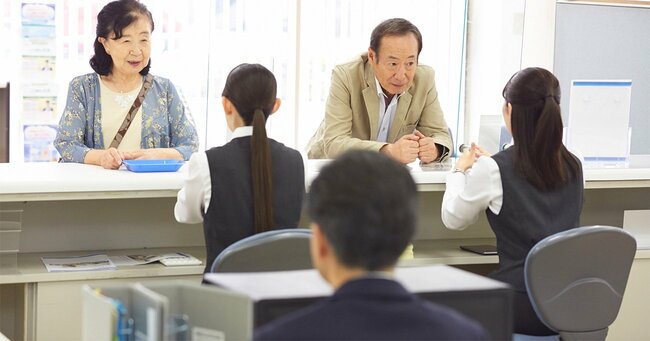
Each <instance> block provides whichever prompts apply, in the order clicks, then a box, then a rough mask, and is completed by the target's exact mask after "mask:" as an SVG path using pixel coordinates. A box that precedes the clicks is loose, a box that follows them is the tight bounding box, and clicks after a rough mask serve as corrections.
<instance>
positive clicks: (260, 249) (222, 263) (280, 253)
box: [210, 228, 313, 272]
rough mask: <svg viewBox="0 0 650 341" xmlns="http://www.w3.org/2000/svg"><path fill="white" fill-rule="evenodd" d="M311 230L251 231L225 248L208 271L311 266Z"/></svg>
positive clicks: (241, 270) (300, 268) (283, 268)
mask: <svg viewBox="0 0 650 341" xmlns="http://www.w3.org/2000/svg"><path fill="white" fill-rule="evenodd" d="M310 238H311V230H309V229H301V228H291V229H281V230H272V231H267V232H262V233H258V234H254V235H252V236H250V237H247V238H244V239H242V240H239V241H237V242H235V243H233V244H231V245H230V246H228V247H227V248H225V249H224V250H223V251H222V252H221V253H220V254H219V255H217V258H215V259H214V262H213V263H212V267H211V268H210V272H253V271H282V270H302V269H311V268H313V266H312V263H311V254H310V251H309V240H310Z"/></svg>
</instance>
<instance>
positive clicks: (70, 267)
mask: <svg viewBox="0 0 650 341" xmlns="http://www.w3.org/2000/svg"><path fill="white" fill-rule="evenodd" d="M41 260H43V264H44V265H45V267H46V268H47V271H48V272H66V271H97V270H115V264H113V262H112V261H111V260H110V259H109V258H108V256H107V255H86V256H74V257H41Z"/></svg>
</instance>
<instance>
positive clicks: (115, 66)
mask: <svg viewBox="0 0 650 341" xmlns="http://www.w3.org/2000/svg"><path fill="white" fill-rule="evenodd" d="M153 28H154V23H153V19H152V17H151V13H150V12H149V10H147V8H146V7H145V6H144V5H143V4H141V3H140V2H138V1H136V0H119V1H113V2H111V3H109V4H107V5H106V6H104V8H102V10H101V11H100V12H99V14H98V15H97V38H96V40H95V43H94V48H95V55H94V56H93V57H92V58H91V59H90V66H91V67H92V68H93V70H95V73H90V74H87V75H83V76H79V77H76V78H74V79H73V80H72V81H71V82H70V87H69V89H68V99H67V103H66V107H65V111H64V112H63V115H62V116H61V120H60V122H59V131H58V134H57V137H56V140H55V141H54V145H55V146H56V148H57V150H58V151H59V153H60V154H61V157H62V160H63V161H65V162H79V163H88V164H94V165H101V166H102V167H104V168H109V169H116V168H118V167H119V166H120V165H121V163H122V160H125V159H179V160H183V159H185V160H187V159H188V158H189V157H190V155H191V154H192V153H193V152H195V151H197V149H198V137H197V134H196V129H195V128H194V125H193V123H192V121H191V118H190V117H189V115H188V114H187V113H186V111H185V107H184V105H183V103H182V101H181V98H180V97H179V95H178V93H177V92H176V89H175V88H174V85H173V84H172V83H171V82H170V81H169V80H167V79H165V78H162V77H157V76H152V75H151V74H149V68H150V66H151V60H150V58H149V57H150V53H151V45H150V39H151V32H152V31H153ZM141 96H144V98H142V97H141ZM136 104H137V105H136ZM129 114H130V115H129ZM127 116H128V117H129V118H130V119H131V120H130V121H129V122H130V124H126V130H124V127H125V122H127V120H126V119H125V117H127ZM118 136H119V137H118Z"/></svg>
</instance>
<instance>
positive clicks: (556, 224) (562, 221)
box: [486, 146, 584, 291]
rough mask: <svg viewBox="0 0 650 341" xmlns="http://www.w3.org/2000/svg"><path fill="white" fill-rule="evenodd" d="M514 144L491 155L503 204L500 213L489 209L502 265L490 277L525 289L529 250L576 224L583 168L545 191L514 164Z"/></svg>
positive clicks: (578, 218)
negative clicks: (518, 170)
mask: <svg viewBox="0 0 650 341" xmlns="http://www.w3.org/2000/svg"><path fill="white" fill-rule="evenodd" d="M514 148H516V146H513V147H511V148H508V149H506V150H504V151H502V152H500V153H498V154H496V155H494V156H493V157H492V158H493V159H494V161H496V163H497V165H498V166H499V172H500V173H501V183H502V185H503V205H502V206H501V211H500V212H499V214H498V215H495V214H494V213H492V211H490V209H487V210H486V214H487V218H488V221H489V222H490V226H491V227H492V230H493V231H494V234H495V235H496V237H497V250H498V253H499V266H498V268H497V270H496V271H495V272H493V273H492V274H491V275H490V277H493V278H495V279H497V280H500V281H503V282H507V283H510V284H511V285H512V286H513V287H514V289H515V290H518V291H526V286H525V283H524V262H525V260H526V256H527V255H528V251H530V249H531V248H532V247H533V246H534V245H535V244H537V242H539V241H540V240H542V239H544V238H546V237H547V236H550V235H552V234H555V233H557V232H560V231H565V230H568V229H571V228H574V227H577V226H578V224H579V221H580V212H581V211H582V204H583V202H584V184H583V180H582V169H580V171H579V173H578V174H577V176H576V177H575V178H574V179H573V180H571V181H570V182H569V183H567V184H565V185H563V186H562V187H561V188H559V189H557V190H555V191H552V192H542V191H540V190H538V189H537V188H535V187H534V186H533V185H531V184H530V183H529V182H528V180H526V178H524V177H523V176H521V175H519V174H518V173H517V172H516V171H515V168H514V151H515V150H514Z"/></svg>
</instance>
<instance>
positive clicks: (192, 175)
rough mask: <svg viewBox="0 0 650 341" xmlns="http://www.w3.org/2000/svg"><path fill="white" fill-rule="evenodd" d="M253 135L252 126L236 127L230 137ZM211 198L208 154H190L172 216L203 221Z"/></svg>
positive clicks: (187, 221)
mask: <svg viewBox="0 0 650 341" xmlns="http://www.w3.org/2000/svg"><path fill="white" fill-rule="evenodd" d="M251 135H253V127H252V126H244V127H239V128H236V129H235V131H233V132H232V135H231V139H236V138H239V137H244V136H251ZM211 198H212V179H211V177H210V166H209V164H208V156H207V154H206V153H205V151H203V152H197V153H194V154H192V156H191V157H190V160H189V161H188V165H187V178H185V184H184V185H183V188H181V190H180V191H179V192H178V196H177V199H176V206H174V216H175V217H176V220H177V221H178V222H180V223H187V224H197V223H201V222H203V213H206V212H208V206H210V199H211Z"/></svg>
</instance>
